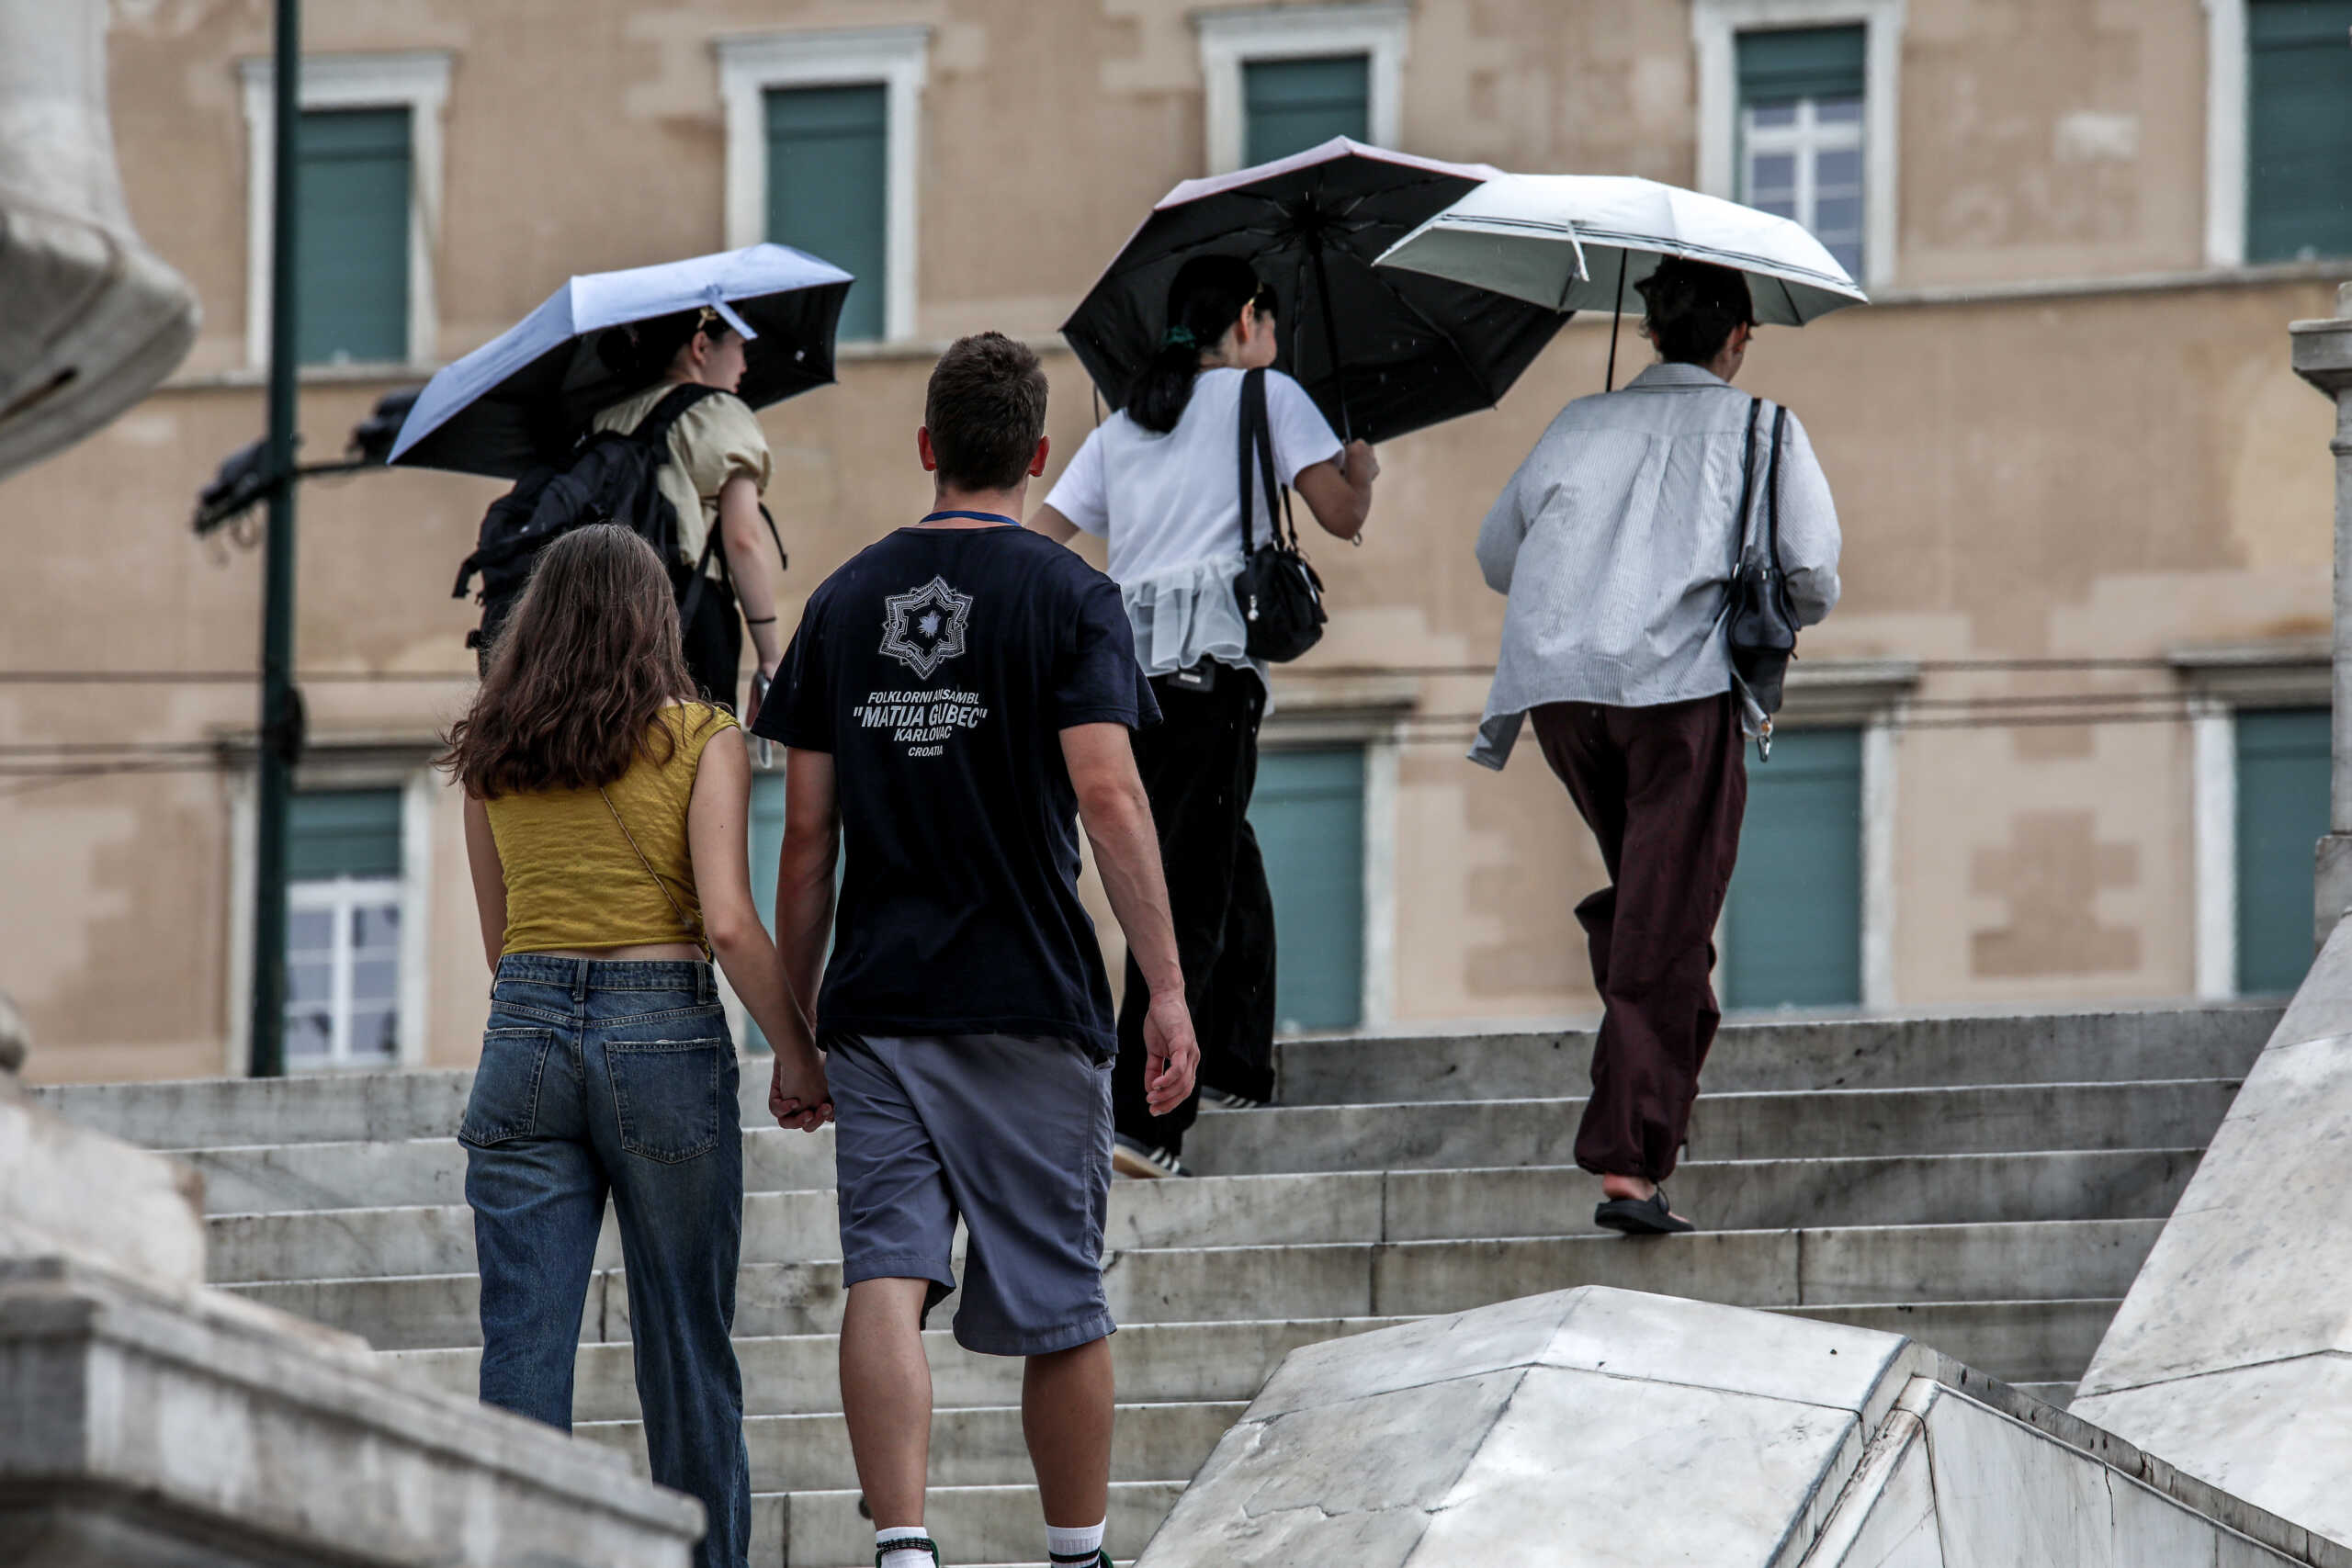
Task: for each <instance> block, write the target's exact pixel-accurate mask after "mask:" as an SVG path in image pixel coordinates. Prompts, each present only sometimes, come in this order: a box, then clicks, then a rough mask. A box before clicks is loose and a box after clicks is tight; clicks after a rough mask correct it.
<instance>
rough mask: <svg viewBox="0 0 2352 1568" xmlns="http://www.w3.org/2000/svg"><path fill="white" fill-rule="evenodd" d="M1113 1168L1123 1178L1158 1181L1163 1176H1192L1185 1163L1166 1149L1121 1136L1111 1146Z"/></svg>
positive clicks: (1124, 1135)
mask: <svg viewBox="0 0 2352 1568" xmlns="http://www.w3.org/2000/svg"><path fill="white" fill-rule="evenodd" d="M1111 1168H1112V1169H1113V1170H1114V1171H1116V1172H1118V1173H1119V1174H1120V1175H1121V1176H1132V1177H1134V1178H1136V1179H1137V1180H1141V1181H1156V1180H1158V1179H1159V1178H1161V1177H1163V1176H1190V1175H1192V1174H1193V1173H1192V1171H1190V1170H1189V1169H1187V1168H1185V1165H1184V1162H1183V1161H1182V1160H1181V1159H1178V1158H1177V1157H1176V1156H1174V1155H1173V1154H1171V1153H1170V1152H1169V1151H1168V1150H1166V1149H1156V1148H1154V1147H1152V1146H1151V1145H1149V1144H1147V1143H1144V1142H1142V1141H1141V1140H1139V1139H1136V1138H1130V1137H1128V1136H1127V1135H1126V1134H1124V1133H1122V1134H1118V1135H1117V1136H1116V1137H1115V1138H1114V1140H1113V1141H1112V1144H1111Z"/></svg>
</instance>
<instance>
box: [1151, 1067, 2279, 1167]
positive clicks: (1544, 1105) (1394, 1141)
mask: <svg viewBox="0 0 2352 1568" xmlns="http://www.w3.org/2000/svg"><path fill="white" fill-rule="evenodd" d="M2237 1087H2238V1086H2237V1081H2236V1080H2235V1079H2233V1078H2161V1079H2150V1080H2135V1081H2127V1082H2120V1083H2076V1084H2033V1085H1999V1086H1979V1087H1969V1088H1961V1089H1838V1090H1822V1091H1811V1092H1805V1093H1778V1092H1775V1093H1754V1094H1710V1095H1704V1096H1702V1097H1701V1098H1700V1100H1699V1103H1698V1105H1697V1106H1696V1107H1695V1108H1694V1110H1693V1111H1692V1113H1691V1132H1690V1142H1689V1156H1690V1157H1691V1158H1692V1159H1694V1160H1758V1159H1795V1158H1806V1159H1824V1158H1840V1157H1843V1158H1855V1157H1867V1156H1881V1157H1889V1156H1904V1155H1946V1154H1994V1153H2000V1152H2004V1151H2022V1150H2046V1149H2170V1148H2202V1147H2203V1146H2204V1145H2205V1143H2206V1140H2207V1139H2208V1138H2210V1137H2211V1135H2212V1132H2213V1129H2214V1128H2216V1127H2218V1126H2219V1125H2221V1121H2222V1115H2223V1114H2224V1113H2225V1112H2226V1111H2228V1109H2229V1104H2230V1100H2231V1099H2232V1098H2233V1096H2235V1094H2236V1093H2237ZM1583 1110H1584V1102H1583V1101H1582V1100H1460V1101H1453V1102H1442V1101H1441V1102H1438V1103H1433V1104H1422V1105H1412V1104H1400V1105H1371V1104H1365V1105H1342V1106H1284V1107H1276V1108H1274V1109H1272V1110H1266V1111H1239V1112H1227V1113H1225V1114H1221V1115H1216V1116H1204V1117H1203V1118H1202V1119H1201V1121H1200V1123H1199V1125H1198V1126H1196V1127H1195V1128H1194V1129H1193V1133H1192V1135H1191V1136H1190V1137H1189V1138H1188V1139H1187V1140H1186V1141H1185V1145H1184V1156H1185V1159H1186V1161H1187V1162H1188V1163H1190V1164H1191V1165H1192V1166H1193V1168H1195V1169H1197V1170H1199V1171H1201V1172H1202V1173H1203V1174H1206V1175H1217V1176H1242V1175H1259V1174H1265V1173H1271V1172H1275V1171H1306V1170H1364V1169H1397V1168H1418V1169H1433V1168H1434V1169H1442V1168H1464V1167H1481V1166H1497V1165H1567V1164H1572V1163H1574V1157H1575V1144H1576V1134H1577V1118H1578V1117H1579V1116H1580V1115H1581V1114H1582V1112H1583Z"/></svg>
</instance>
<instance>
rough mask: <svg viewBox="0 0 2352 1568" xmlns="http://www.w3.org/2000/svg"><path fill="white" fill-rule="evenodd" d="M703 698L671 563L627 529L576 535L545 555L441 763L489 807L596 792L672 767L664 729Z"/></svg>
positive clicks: (601, 527)
mask: <svg viewBox="0 0 2352 1568" xmlns="http://www.w3.org/2000/svg"><path fill="white" fill-rule="evenodd" d="M694 692H695V685H694V681H693V680H692V678H691V677H689V676H688V675H687V673H686V662H685V656H684V653H683V652H682V651H681V649H680V648H679V642H678V604H677V601H676V600H675V599H674V598H673V597H672V596H671V588H670V574H669V572H668V570H665V569H664V568H663V566H662V558H661V557H659V556H657V555H655V554H654V553H653V547H652V546H650V545H649V544H647V543H646V542H645V541H644V540H643V539H641V538H639V536H637V535H636V534H635V533H633V532H631V531H630V530H629V529H628V528H624V527H622V526H621V525H618V524H616V523H597V524H593V525H590V526H588V527H585V528H575V529H573V530H572V531H571V533H569V534H565V535H563V536H561V537H560V538H558V539H557V540H556V541H555V542H554V543H552V544H550V545H548V547H546V548H545V549H543V550H541V551H540V552H539V558H538V560H537V564H535V565H534V566H533V567H532V568H531V580H530V581H529V582H528V583H526V584H525V586H524V589H523V594H522V597H521V598H519V599H517V600H516V601H515V608H514V611H513V613H512V614H510V615H508V616H507V618H506V624H505V625H504V626H502V627H501V628H500V629H499V633H498V637H497V640H496V641H495V642H494V643H492V648H491V656H490V671H489V673H487V674H485V675H484V676H483V677H482V682H481V690H480V691H479V692H477V693H475V694H474V702H473V706H472V707H471V708H469V709H468V710H467V713H466V716H465V717H463V718H461V719H459V720H458V722H457V723H456V724H454V725H452V726H450V727H449V733H448V735H447V737H446V738H445V739H447V743H448V750H447V751H446V752H445V753H443V754H442V755H441V756H440V757H439V758H438V759H436V761H437V763H438V765H439V766H441V767H442V768H444V769H446V770H447V772H448V773H450V774H451V775H452V776H454V777H455V778H456V779H457V781H458V783H459V784H463V785H465V788H466V793H467V794H469V795H473V796H474V797H476V798H477V799H481V800H493V799H496V798H497V797H498V796H500V795H531V794H537V793H538V792H540V791H543V790H557V789H594V788H597V787H598V786H600V785H603V784H610V783H612V782H613V781H614V780H615V779H617V778H619V777H620V776H621V775H622V774H623V773H627V772H628V770H629V767H630V765H631V764H632V763H634V762H635V761H637V760H638V758H639V757H644V758H646V759H648V760H649V761H653V762H655V763H657V764H658V763H662V762H666V761H669V760H670V757H671V756H672V755H673V753H674V751H675V750H676V739H675V737H674V736H673V735H672V734H671V733H670V729H669V727H668V726H666V725H657V724H655V723H654V722H653V721H654V719H655V717H656V716H658V715H660V713H661V712H662V709H663V708H664V707H667V706H668V705H670V704H672V703H673V702H679V701H682V700H684V699H685V698H688V697H691V696H693V695H694Z"/></svg>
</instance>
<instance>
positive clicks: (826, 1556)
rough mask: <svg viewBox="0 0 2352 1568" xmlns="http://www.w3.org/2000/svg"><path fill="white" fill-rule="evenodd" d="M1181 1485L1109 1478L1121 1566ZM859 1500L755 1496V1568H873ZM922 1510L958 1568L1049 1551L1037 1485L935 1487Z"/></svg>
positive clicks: (1109, 1539) (868, 1528) (836, 1494)
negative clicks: (776, 1566)
mask: <svg viewBox="0 0 2352 1568" xmlns="http://www.w3.org/2000/svg"><path fill="white" fill-rule="evenodd" d="M1183 1490H1184V1483H1183V1482H1182V1481H1181V1480H1170V1481H1127V1482H1119V1481H1114V1482H1113V1483H1111V1509H1110V1520H1109V1523H1110V1530H1109V1533H1108V1534H1107V1535H1106V1537H1105V1538H1104V1541H1105V1544H1106V1545H1107V1546H1108V1547H1109V1548H1110V1551H1111V1554H1112V1555H1113V1557H1114V1558H1115V1559H1117V1561H1118V1562H1119V1563H1120V1564H1121V1565H1122V1568H1125V1564H1128V1563H1131V1562H1134V1561H1135V1559H1136V1557H1137V1556H1139V1555H1140V1554H1141V1553H1142V1551H1143V1548H1144V1543H1145V1542H1146V1541H1148V1540H1150V1539H1151V1532H1152V1531H1154V1530H1156V1529H1159V1523H1160V1521H1161V1520H1162V1519H1164V1518H1166V1517H1168V1510H1169V1509H1170V1508H1172V1507H1174V1506H1176V1499H1177V1497H1178V1496H1179V1495H1182V1492H1183ZM859 1505H860V1498H859V1495H858V1493H857V1492H856V1491H855V1490H854V1488H845V1489H843V1490H841V1491H833V1492H789V1493H773V1492H770V1493H761V1494H759V1495H755V1496H753V1498H752V1551H751V1561H752V1563H753V1564H754V1565H755V1568H773V1565H775V1564H782V1565H784V1568H873V1562H874V1524H873V1521H872V1520H870V1519H868V1518H866V1517H865V1515H864V1514H863V1513H862V1512H861V1511H860V1507H859ZM923 1514H924V1519H923V1522H924V1526H925V1528H927V1529H929V1530H930V1531H931V1533H932V1534H933V1536H934V1537H935V1538H937V1540H938V1541H939V1544H940V1547H941V1549H942V1550H943V1551H944V1552H945V1553H946V1554H947V1556H946V1560H947V1561H948V1562H951V1563H954V1564H956V1568H999V1565H1010V1564H1013V1563H1034V1562H1036V1561H1037V1560H1038V1559H1039V1558H1041V1557H1042V1556H1044V1554H1045V1549H1046V1525H1045V1516H1044V1515H1043V1514H1042V1513H1040V1512H1039V1511H1038V1506H1037V1489H1036V1487H1035V1486H1032V1485H1017V1486H1012V1485H1008V1486H934V1487H933V1488H932V1489H931V1491H930V1493H929V1495H927V1496H926V1497H925V1498H924V1500H923Z"/></svg>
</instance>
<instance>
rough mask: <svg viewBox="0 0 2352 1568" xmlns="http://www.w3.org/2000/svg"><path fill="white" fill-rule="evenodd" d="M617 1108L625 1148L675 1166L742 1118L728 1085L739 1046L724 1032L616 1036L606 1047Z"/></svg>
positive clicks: (715, 1144)
mask: <svg viewBox="0 0 2352 1568" xmlns="http://www.w3.org/2000/svg"><path fill="white" fill-rule="evenodd" d="M734 1060H735V1051H734V1047H733V1046H731V1045H729V1043H728V1041H727V1036H726V1035H725V1034H723V1033H721V1034H714V1035H709V1036H706V1037H705V1038H703V1039H700V1040H628V1041H621V1040H616V1041H612V1042H609V1043H607V1044H606V1045H605V1062H606V1064H607V1065H608V1067H609V1070H610V1071H611V1073H612V1078H613V1111H614V1114H615V1115H616V1118H617V1119H618V1120H619V1122H620V1133H621V1148H622V1150H623V1151H624V1152H626V1153H628V1154H633V1155H639V1156H643V1157H644V1158H646V1159H650V1160H658V1161H660V1162H661V1163H662V1164H663V1165H677V1164H680V1163H682V1162H683V1161H685V1160H690V1159H695V1158H698V1157H699V1156H703V1155H707V1154H708V1153H709V1152H710V1151H711V1150H713V1149H715V1148H717V1147H718V1140H719V1137H720V1134H722V1133H724V1132H725V1131H726V1130H727V1129H728V1128H729V1125H730V1124H731V1123H732V1122H734V1121H735V1120H736V1115H735V1111H736V1106H735V1097H734V1095H732V1094H731V1093H729V1092H728V1089H727V1087H726V1082H725V1079H726V1076H727V1068H728V1067H729V1066H732V1065H733V1063H734Z"/></svg>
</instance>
